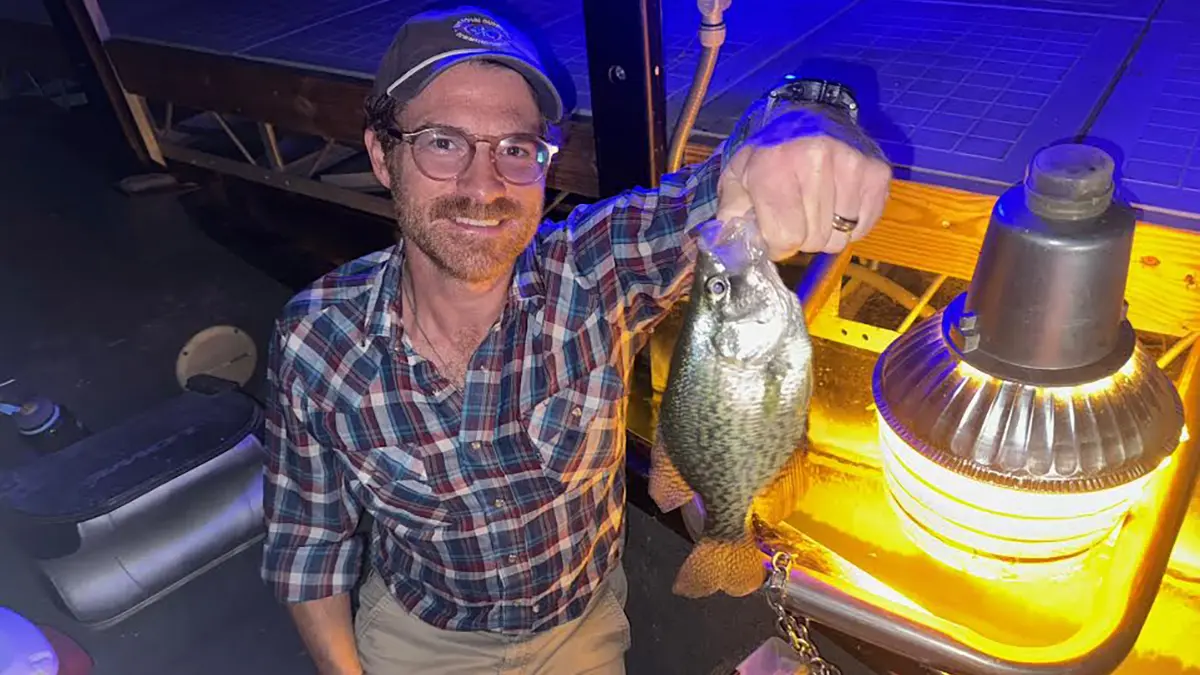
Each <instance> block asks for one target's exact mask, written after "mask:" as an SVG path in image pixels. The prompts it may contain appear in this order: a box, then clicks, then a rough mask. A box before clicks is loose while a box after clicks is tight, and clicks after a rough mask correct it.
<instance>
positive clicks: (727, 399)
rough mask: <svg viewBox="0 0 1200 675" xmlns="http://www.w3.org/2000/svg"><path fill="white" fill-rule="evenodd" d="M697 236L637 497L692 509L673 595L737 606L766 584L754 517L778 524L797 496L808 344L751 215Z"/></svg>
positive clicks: (799, 310) (705, 227)
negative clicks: (719, 597) (727, 600)
mask: <svg viewBox="0 0 1200 675" xmlns="http://www.w3.org/2000/svg"><path fill="white" fill-rule="evenodd" d="M699 228H700V229H699V231H698V233H697V234H698V252H697V254H696V261H695V265H694V268H693V269H694V272H693V279H692V284H691V290H690V293H689V296H688V300H687V305H686V309H685V310H684V316H683V320H682V325H681V327H680V329H679V335H678V338H677V340H676V342H675V346H674V349H673V351H672V352H671V361H670V369H669V374H668V376H667V383H666V388H665V390H664V391H663V394H662V399H661V403H660V406H659V411H658V421H657V425H656V430H655V437H654V441H653V444H652V446H651V448H652V449H651V457H650V460H651V467H650V476H649V493H650V497H651V498H652V499H653V500H654V502H655V504H656V505H657V506H658V507H659V509H661V510H662V511H663V512H670V511H673V510H675V509H678V508H680V507H682V506H683V505H684V504H686V503H688V502H689V501H693V500H697V498H698V501H699V502H700V506H701V510H702V512H703V528H702V530H701V532H700V533H699V536H698V537H695V539H696V541H695V543H694V545H693V548H692V550H691V551H690V552H689V554H688V556H687V558H686V559H685V560H684V562H683V564H682V566H681V567H680V569H679V570H678V572H677V574H676V577H675V581H674V584H673V586H672V590H673V592H674V593H675V594H676V595H680V596H684V597H690V598H699V597H704V596H708V595H712V594H715V593H718V592H723V593H725V594H727V595H730V596H734V597H740V596H746V595H749V594H751V593H753V592H754V591H756V590H757V589H759V588H760V587H762V585H763V583H764V582H765V580H766V573H767V566H766V557H765V556H764V554H763V553H762V551H761V550H760V549H759V547H758V544H757V540H756V537H755V527H754V522H755V518H756V514H757V517H761V518H764V519H766V520H770V519H771V518H776V519H778V518H782V517H784V516H786V515H788V513H789V512H790V510H788V509H790V507H792V506H794V504H795V502H796V500H797V499H798V498H799V495H800V494H801V493H802V492H803V491H804V489H805V485H804V483H805V478H804V472H803V458H804V456H805V453H806V443H805V440H806V437H807V432H808V411H809V404H810V400H811V398H812V390H813V365H812V360H813V346H812V338H811V336H810V334H809V331H808V326H807V324H806V322H805V318H804V307H803V306H802V305H801V303H800V300H799V298H798V297H797V296H796V294H795V293H794V292H793V291H792V290H791V289H789V288H788V287H787V285H786V284H785V283H784V282H783V279H782V278H781V277H780V274H779V270H778V268H777V267H776V266H775V263H774V262H773V261H772V260H771V259H770V258H769V257H768V256H767V254H766V253H765V246H764V244H763V241H762V237H761V235H760V234H759V231H758V228H757V225H756V223H755V221H754V218H753V214H752V213H751V214H748V216H747V217H743V218H730V219H729V220H728V221H726V222H721V221H719V220H710V221H708V222H706V223H704V224H702V225H700V226H699ZM772 505H773V506H772ZM772 509H775V510H779V512H778V513H776V512H773V511H772ZM780 509H782V510H780ZM774 522H778V520H776V521H774Z"/></svg>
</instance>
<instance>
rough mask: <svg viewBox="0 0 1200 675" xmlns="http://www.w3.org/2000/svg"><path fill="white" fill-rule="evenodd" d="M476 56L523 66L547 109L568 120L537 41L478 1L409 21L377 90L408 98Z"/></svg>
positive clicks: (393, 46)
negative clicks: (452, 68) (446, 72)
mask: <svg viewBox="0 0 1200 675" xmlns="http://www.w3.org/2000/svg"><path fill="white" fill-rule="evenodd" d="M472 60H488V61H496V62H499V63H503V64H504V65H506V66H508V67H510V68H512V69H513V70H515V71H517V72H518V73H520V74H521V75H523V76H524V77H525V79H526V80H527V81H528V82H529V84H530V85H531V86H532V87H533V90H534V92H535V94H536V96H537V102H538V107H540V108H541V110H542V114H544V115H545V116H546V117H548V118H549V119H550V120H551V121H554V122H558V121H560V120H561V119H562V116H563V109H564V106H563V99H562V95H561V94H560V93H559V91H558V89H557V88H556V87H555V86H554V83H553V82H552V81H551V80H550V77H549V76H548V75H547V74H546V72H545V68H544V66H543V64H542V61H541V59H540V58H539V56H538V52H537V48H536V47H535V46H534V44H533V42H532V41H531V40H530V39H529V38H528V37H527V36H526V35H524V34H523V33H521V32H520V30H519V29H517V28H516V27H515V26H512V25H509V24H507V23H506V22H504V21H503V20H502V19H500V18H499V17H498V16H496V15H495V14H493V13H491V12H488V11H486V10H483V9H480V8H477V7H472V6H461V7H456V8H454V9H446V10H429V11H425V12H421V13H419V14H416V15H414V16H412V17H411V18H409V19H408V21H405V22H404V25H402V26H401V27H400V30H399V31H398V32H397V33H396V37H395V38H394V39H393V40H392V44H391V46H390V47H388V50H387V53H385V54H384V55H383V60H382V61H381V62H380V64H379V70H378V72H377V73H376V75H375V85H374V88H373V92H372V93H373V94H374V95H375V96H389V97H391V98H393V99H396V100H397V101H400V102H407V101H408V100H410V99H412V98H413V97H414V96H416V95H417V94H419V93H421V91H422V90H423V89H424V88H425V87H426V86H427V85H428V84H429V83H430V82H432V81H433V79H434V78H435V77H437V76H438V75H439V74H441V73H442V72H444V71H445V70H446V69H447V68H450V67H451V66H454V65H457V64H459V63H463V62H464V61H472Z"/></svg>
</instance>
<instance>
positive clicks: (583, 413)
mask: <svg viewBox="0 0 1200 675" xmlns="http://www.w3.org/2000/svg"><path fill="white" fill-rule="evenodd" d="M624 395H625V382H624V379H623V378H622V377H621V374H620V372H619V371H618V370H617V369H616V368H614V367H613V366H611V365H603V366H600V367H597V368H593V369H592V370H590V371H588V372H587V373H585V374H584V375H583V376H581V377H579V378H576V379H575V380H573V381H571V382H568V383H567V384H566V385H564V386H563V387H562V388H560V389H559V390H558V391H557V392H555V393H554V394H552V395H550V396H549V397H548V398H546V399H545V400H543V401H541V402H540V403H538V404H537V405H535V406H534V407H533V408H532V409H530V411H529V413H528V414H527V415H526V419H525V434H526V436H527V437H528V439H529V442H530V444H531V445H532V446H533V447H534V449H535V450H536V451H537V455H538V458H539V460H540V461H541V463H542V466H543V468H544V469H545V471H546V473H547V476H548V477H549V478H551V479H552V480H554V481H556V482H559V483H561V484H563V485H567V486H570V485H574V484H577V483H580V482H583V481H587V480H589V479H592V478H595V477H596V476H597V475H599V474H600V473H602V472H604V471H607V470H610V469H612V468H613V467H614V466H615V465H616V464H617V462H618V460H619V459H620V457H619V455H618V452H617V448H618V447H619V446H620V443H621V442H622V441H623V440H624V439H623V438H620V434H622V433H624V425H623V424H622V423H621V422H622V419H623V417H624V415H623V410H622V409H621V405H622V402H623V399H624Z"/></svg>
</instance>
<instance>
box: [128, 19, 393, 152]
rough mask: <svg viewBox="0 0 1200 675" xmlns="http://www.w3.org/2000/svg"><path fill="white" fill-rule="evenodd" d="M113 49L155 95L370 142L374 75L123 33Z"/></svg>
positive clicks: (136, 83) (131, 80)
mask: <svg viewBox="0 0 1200 675" xmlns="http://www.w3.org/2000/svg"><path fill="white" fill-rule="evenodd" d="M105 47H106V49H107V50H108V53H109V55H110V58H111V59H112V62H113V65H114V66H115V68H116V70H117V72H118V73H119V74H120V76H121V81H122V83H123V84H124V85H125V88H126V89H127V90H129V92H130V93H133V94H138V95H140V96H144V97H146V98H147V99H149V100H151V101H171V102H173V103H174V104H175V105H176V107H179V106H182V107H187V108H195V109H198V110H209V111H213V112H218V113H222V114H234V115H241V116H244V117H247V118H250V119H252V120H255V121H258V122H267V123H270V124H274V125H276V126H278V127H281V128H284V129H289V130H291V131H295V132H300V133H307V134H312V135H314V136H321V137H323V138H326V139H330V138H332V139H334V140H337V141H341V142H343V143H348V144H349V143H353V144H358V145H361V144H362V131H363V110H362V103H363V99H364V97H365V96H366V95H367V93H368V92H369V91H370V83H369V82H367V81H366V80H354V79H350V78H346V77H340V76H336V75H331V74H328V73H315V72H311V71H304V70H300V69H298V68H291V67H288V66H283V65H276V64H270V63H262V62H257V61H250V60H247V59H242V58H238V57H235V56H231V55H225V54H211V53H207V52H200V51H194V50H190V49H184V48H180V47H170V46H164V45H155V44H149V43H144V42H137V41H134V40H127V39H120V38H118V39H113V40H110V41H109V42H108V43H107V44H106V45H105Z"/></svg>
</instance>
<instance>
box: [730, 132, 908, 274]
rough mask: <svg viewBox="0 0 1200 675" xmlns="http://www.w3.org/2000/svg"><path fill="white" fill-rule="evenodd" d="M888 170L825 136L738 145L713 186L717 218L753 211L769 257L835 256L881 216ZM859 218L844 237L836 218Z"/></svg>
mask: <svg viewBox="0 0 1200 675" xmlns="http://www.w3.org/2000/svg"><path fill="white" fill-rule="evenodd" d="M891 178H892V171H891V167H890V166H888V164H887V163H886V162H885V161H883V160H880V159H877V158H875V157H874V156H872V155H868V154H863V153H862V152H861V151H859V150H858V149H856V148H855V147H853V146H851V145H849V144H847V143H844V142H842V141H839V140H836V139H835V138H833V137H831V136H826V135H815V136H807V137H801V138H797V139H794V140H792V141H791V142H786V143H776V144H772V145H765V146H762V145H754V144H751V145H749V146H747V147H745V148H742V149H741V150H740V151H739V152H738V153H737V155H736V156H735V157H734V159H733V160H732V161H731V162H730V165H729V166H728V167H727V168H726V170H725V172H723V175H722V177H721V181H720V184H719V205H718V212H717V217H718V218H720V219H722V220H728V219H729V218H731V217H735V216H743V215H745V214H746V213H747V212H749V211H750V210H751V209H753V211H754V212H755V216H756V220H757V221H758V227H759V231H760V232H761V233H762V236H763V239H764V241H765V242H766V244H767V248H768V253H769V255H770V256H771V258H772V259H774V260H782V259H784V258H787V257H790V256H793V255H795V254H796V253H797V252H800V251H806V252H818V251H824V252H828V253H837V252H840V251H842V250H843V249H845V248H846V246H848V245H849V244H850V243H852V242H855V241H859V240H861V239H862V238H863V237H865V236H866V235H867V234H868V233H869V232H870V231H871V229H872V228H873V227H874V226H875V224H876V223H877V222H878V221H879V219H880V218H881V217H882V215H883V210H884V206H885V205H886V203H887V199H888V194H889V189H890V183H891ZM835 214H836V215H838V216H840V217H842V218H844V219H846V220H850V221H857V225H856V226H855V227H854V229H853V230H851V231H850V232H843V231H839V230H837V229H836V228H835V227H834V215H835Z"/></svg>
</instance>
